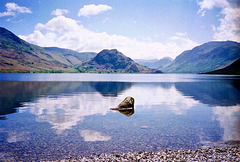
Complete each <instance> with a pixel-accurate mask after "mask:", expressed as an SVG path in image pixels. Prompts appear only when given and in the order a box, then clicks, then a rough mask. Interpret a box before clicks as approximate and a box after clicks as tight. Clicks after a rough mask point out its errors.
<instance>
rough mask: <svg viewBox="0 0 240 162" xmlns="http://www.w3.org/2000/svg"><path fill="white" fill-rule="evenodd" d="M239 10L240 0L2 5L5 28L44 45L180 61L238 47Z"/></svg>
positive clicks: (65, 0) (20, 0)
mask: <svg viewBox="0 0 240 162" xmlns="http://www.w3.org/2000/svg"><path fill="white" fill-rule="evenodd" d="M239 8H240V5H239V1H237V0H121V1H119V0H61V1H60V0H31V1H30V0H27V1H26V0H11V1H10V0H1V1H0V26H2V27H5V28H6V29H8V30H10V31H12V32H13V33H15V34H16V35H18V36H20V37H21V38H22V39H25V40H26V41H28V42H30V43H33V44H37V45H40V46H57V47H62V48H69V49H73V50H76V51H79V52H83V51H94V52H99V51H101V50H102V49H105V48H116V49H118V50H119V51H121V52H123V53H124V54H125V55H127V56H129V57H131V58H133V59H140V58H144V59H154V58H158V59H160V58H162V57H165V56H170V57H172V58H175V57H176V56H177V55H179V54H180V53H181V52H183V51H184V50H189V49H192V48H193V47H195V46H197V45H200V44H203V43H206V42H208V41H212V40H218V41H226V40H233V41H238V42H239V41H240V39H239V35H240V34H239V31H240V27H239V26H240V25H239V21H240V14H239V13H240V12H238V11H240V10H239Z"/></svg>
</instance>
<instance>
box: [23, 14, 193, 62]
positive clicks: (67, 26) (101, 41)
mask: <svg viewBox="0 0 240 162" xmlns="http://www.w3.org/2000/svg"><path fill="white" fill-rule="evenodd" d="M58 15H59V14H58ZM20 37H21V38H22V39H24V40H26V41H28V42H30V43H33V44H37V45H40V46H44V47H51V46H55V47H60V48H68V49H72V50H75V51H79V52H86V51H87V52H90V51H91V52H100V51H101V50H103V49H113V48H115V49H118V50H119V51H121V52H123V53H124V54H125V55H127V56H128V57H131V58H133V59H139V58H143V59H151V58H158V59H160V58H162V57H165V56H170V57H172V58H175V57H176V56H177V55H179V54H180V53H181V52H183V51H184V50H188V49H191V48H193V47H195V46H196V45H198V43H196V42H194V41H192V40H190V39H189V38H188V37H187V34H186V33H176V35H175V36H173V37H172V38H169V41H168V42H167V43H166V44H162V43H160V42H152V41H148V42H144V41H138V40H137V39H134V38H129V37H126V36H121V35H116V34H113V35H109V34H107V33H106V32H101V33H97V32H93V31H91V30H88V29H86V28H85V27H84V26H83V25H81V24H79V23H78V22H77V21H76V20H74V19H71V18H67V17H65V16H63V15H59V16H57V17H54V18H53V19H51V20H49V21H48V22H47V23H46V24H41V23H38V24H37V25H36V26H35V31H34V32H33V33H32V34H30V35H27V36H20Z"/></svg>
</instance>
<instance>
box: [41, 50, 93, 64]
mask: <svg viewBox="0 0 240 162" xmlns="http://www.w3.org/2000/svg"><path fill="white" fill-rule="evenodd" d="M44 49H45V50H46V51H47V52H48V53H51V54H54V55H60V56H62V57H63V58H64V59H66V60H67V61H68V62H67V63H66V64H69V65H74V66H79V65H81V64H82V63H83V62H86V61H89V60H91V59H92V58H93V57H95V56H96V55H97V53H95V52H77V51H73V50H69V49H64V48H58V47H44Z"/></svg>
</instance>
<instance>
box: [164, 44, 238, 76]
mask: <svg viewBox="0 0 240 162" xmlns="http://www.w3.org/2000/svg"><path fill="white" fill-rule="evenodd" d="M238 58H240V43H237V42H233V41H212V42H208V43H204V44H202V45H200V46H197V47H195V48H193V49H192V50H187V51H184V52H182V53H181V54H180V55H178V56H177V57H176V58H175V60H174V61H173V62H172V63H171V64H170V65H169V66H167V67H166V68H163V69H161V70H162V71H163V72H170V73H205V72H209V71H213V70H216V69H219V68H222V67H224V66H227V65H229V64H231V63H232V62H233V61H235V60H236V59H238Z"/></svg>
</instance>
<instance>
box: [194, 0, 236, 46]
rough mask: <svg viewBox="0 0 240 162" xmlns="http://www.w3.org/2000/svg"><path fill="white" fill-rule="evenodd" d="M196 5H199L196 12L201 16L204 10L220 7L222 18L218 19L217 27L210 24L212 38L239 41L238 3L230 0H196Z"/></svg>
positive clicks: (204, 12) (203, 14) (204, 13)
mask: <svg viewBox="0 0 240 162" xmlns="http://www.w3.org/2000/svg"><path fill="white" fill-rule="evenodd" d="M230 2H231V3H230ZM236 3H239V2H236ZM198 5H199V6H200V9H199V10H198V13H199V14H201V16H205V15H206V11H207V10H211V9H213V8H214V7H218V8H221V14H222V15H223V18H220V19H219V21H220V25H219V26H217V27H216V26H214V25H212V29H213V32H214V34H213V39H214V40H218V41H226V40H232V41H237V42H240V6H239V5H235V2H234V1H232V0H231V1H228V0H203V1H198Z"/></svg>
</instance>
